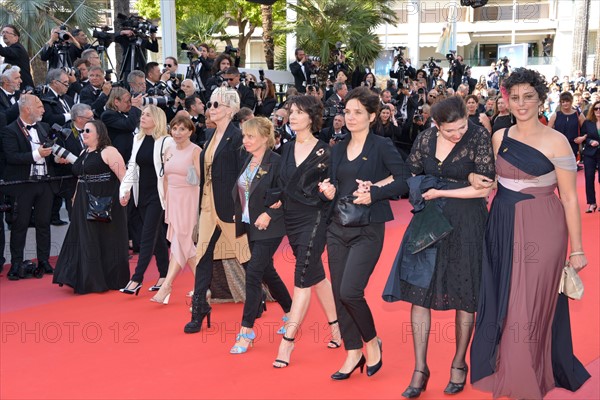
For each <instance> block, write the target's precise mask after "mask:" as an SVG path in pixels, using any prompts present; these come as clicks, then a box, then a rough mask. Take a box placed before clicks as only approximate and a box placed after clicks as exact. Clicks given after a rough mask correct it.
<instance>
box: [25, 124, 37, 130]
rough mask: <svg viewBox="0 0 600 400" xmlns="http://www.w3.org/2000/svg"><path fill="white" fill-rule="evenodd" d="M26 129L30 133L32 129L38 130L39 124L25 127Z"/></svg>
mask: <svg viewBox="0 0 600 400" xmlns="http://www.w3.org/2000/svg"><path fill="white" fill-rule="evenodd" d="M25 129H27V130H28V131H30V130H32V129H37V124H33V125H25Z"/></svg>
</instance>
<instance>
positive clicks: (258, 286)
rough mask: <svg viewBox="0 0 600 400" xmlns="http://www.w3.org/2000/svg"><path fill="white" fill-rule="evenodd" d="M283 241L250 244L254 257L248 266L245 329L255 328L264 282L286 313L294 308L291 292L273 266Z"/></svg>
mask: <svg viewBox="0 0 600 400" xmlns="http://www.w3.org/2000/svg"><path fill="white" fill-rule="evenodd" d="M281 239H283V238H276V239H265V240H257V241H254V242H250V252H251V253H252V256H251V258H250V261H248V263H247V265H246V303H244V314H243V316H242V326H243V327H246V328H252V327H253V326H254V320H255V319H256V315H257V313H258V309H259V307H261V300H262V293H263V290H262V282H263V281H264V282H265V284H266V285H267V287H268V288H269V292H271V295H272V296H273V298H274V299H275V300H276V301H277V303H279V305H280V306H281V308H282V309H283V312H284V313H288V312H289V311H290V309H291V307H292V298H291V296H290V292H288V290H287V287H286V286H285V284H284V283H283V281H282V280H281V278H280V277H279V274H278V273H277V271H276V270H275V266H274V265H273V255H274V254H275V252H276V251H277V248H278V247H279V244H280V243H281Z"/></svg>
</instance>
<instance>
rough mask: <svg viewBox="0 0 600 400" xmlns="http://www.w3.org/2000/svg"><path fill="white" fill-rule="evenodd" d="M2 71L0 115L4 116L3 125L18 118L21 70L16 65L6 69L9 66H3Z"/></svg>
mask: <svg viewBox="0 0 600 400" xmlns="http://www.w3.org/2000/svg"><path fill="white" fill-rule="evenodd" d="M3 65H4V67H3V69H4V70H3V71H2V70H0V74H1V75H0V114H3V115H4V119H3V120H4V121H5V122H4V125H0V128H3V127H4V126H6V125H7V124H10V123H11V122H13V121H15V120H16V119H17V118H18V117H19V105H18V104H17V101H18V100H19V96H20V91H19V88H20V87H21V73H20V70H21V68H19V67H17V66H16V65H13V66H11V67H10V68H8V65H9V64H3Z"/></svg>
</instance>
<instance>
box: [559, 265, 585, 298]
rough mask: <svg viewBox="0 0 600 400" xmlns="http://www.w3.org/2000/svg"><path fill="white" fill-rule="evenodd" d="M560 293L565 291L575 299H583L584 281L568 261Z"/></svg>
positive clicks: (561, 281) (561, 280) (564, 269)
mask: <svg viewBox="0 0 600 400" xmlns="http://www.w3.org/2000/svg"><path fill="white" fill-rule="evenodd" d="M558 293H564V294H565V295H566V296H568V297H569V298H571V299H573V300H581V298H582V297H583V282H582V281H581V278H580V277H579V275H578V274H577V271H575V269H574V268H573V267H571V265H570V264H569V262H568V261H567V263H566V264H565V267H564V268H563V273H562V277H561V278H560V285H559V287H558Z"/></svg>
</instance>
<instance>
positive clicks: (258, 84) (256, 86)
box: [248, 69, 267, 89]
mask: <svg viewBox="0 0 600 400" xmlns="http://www.w3.org/2000/svg"><path fill="white" fill-rule="evenodd" d="M258 79H259V82H248V87H249V88H250V89H266V88H267V83H266V82H265V70H264V69H259V70H258Z"/></svg>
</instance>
